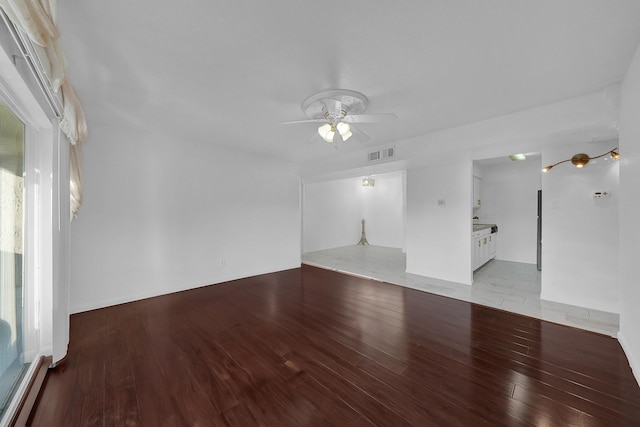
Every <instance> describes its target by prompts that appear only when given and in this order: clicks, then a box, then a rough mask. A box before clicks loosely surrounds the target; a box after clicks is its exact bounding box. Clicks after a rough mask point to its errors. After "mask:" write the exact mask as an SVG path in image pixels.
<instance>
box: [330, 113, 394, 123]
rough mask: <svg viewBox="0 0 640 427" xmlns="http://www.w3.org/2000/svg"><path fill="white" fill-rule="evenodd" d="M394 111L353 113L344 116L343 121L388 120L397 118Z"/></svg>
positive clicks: (373, 121) (375, 121)
mask: <svg viewBox="0 0 640 427" xmlns="http://www.w3.org/2000/svg"><path fill="white" fill-rule="evenodd" d="M397 118H398V116H396V114H395V113H380V114H354V115H352V116H344V117H343V118H342V121H343V122H346V123H380V122H390V121H393V120H395V119H397Z"/></svg>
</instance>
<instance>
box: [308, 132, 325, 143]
mask: <svg viewBox="0 0 640 427" xmlns="http://www.w3.org/2000/svg"><path fill="white" fill-rule="evenodd" d="M317 140H320V141H322V138H321V137H320V135H318V132H314V133H312V134H311V136H310V137H309V138H307V140H306V141H305V144H314V143H316V142H318V141H317Z"/></svg>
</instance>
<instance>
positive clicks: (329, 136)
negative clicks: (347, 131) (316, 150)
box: [318, 123, 335, 142]
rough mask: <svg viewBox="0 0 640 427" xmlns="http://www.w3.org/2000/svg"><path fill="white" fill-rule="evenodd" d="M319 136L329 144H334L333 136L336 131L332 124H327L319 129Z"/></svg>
mask: <svg viewBox="0 0 640 427" xmlns="http://www.w3.org/2000/svg"><path fill="white" fill-rule="evenodd" d="M318 134H319V135H320V136H321V137H322V139H324V140H325V141H327V142H333V135H335V129H334V128H333V126H331V124H330V123H326V124H324V125H322V126H320V127H319V128H318Z"/></svg>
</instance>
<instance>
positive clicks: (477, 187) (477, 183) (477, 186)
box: [471, 176, 482, 208]
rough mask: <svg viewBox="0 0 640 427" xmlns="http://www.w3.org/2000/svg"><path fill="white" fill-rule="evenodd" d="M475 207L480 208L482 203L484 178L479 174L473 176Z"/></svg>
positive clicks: (473, 204)
mask: <svg viewBox="0 0 640 427" xmlns="http://www.w3.org/2000/svg"><path fill="white" fill-rule="evenodd" d="M471 205H472V206H473V207H474V208H479V207H480V206H481V205H482V178H480V177H479V176H474V177H473V203H472V204H471Z"/></svg>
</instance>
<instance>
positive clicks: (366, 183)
mask: <svg viewBox="0 0 640 427" xmlns="http://www.w3.org/2000/svg"><path fill="white" fill-rule="evenodd" d="M375 185H376V180H375V179H373V178H371V177H370V176H367V177H365V178H362V186H363V187H374V186H375Z"/></svg>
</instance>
